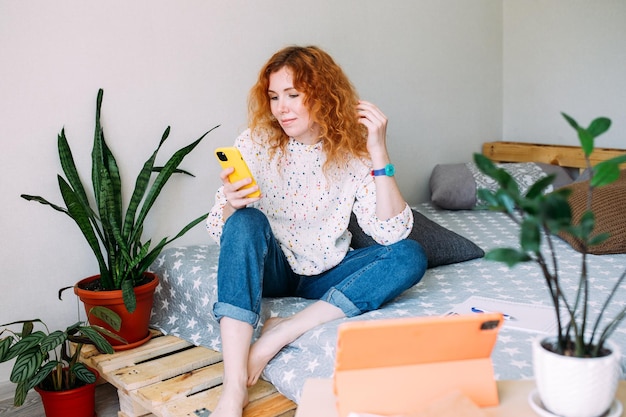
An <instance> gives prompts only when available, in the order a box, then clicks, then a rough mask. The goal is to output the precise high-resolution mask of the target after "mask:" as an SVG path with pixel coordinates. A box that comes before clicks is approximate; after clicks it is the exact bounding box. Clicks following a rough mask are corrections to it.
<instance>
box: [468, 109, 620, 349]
mask: <svg viewBox="0 0 626 417" xmlns="http://www.w3.org/2000/svg"><path fill="white" fill-rule="evenodd" d="M562 115H563V117H564V118H565V119H566V120H567V122H568V123H569V124H570V126H572V127H573V128H574V129H575V130H576V132H577V134H578V138H579V141H580V144H581V147H582V150H583V152H584V156H585V160H586V165H587V171H588V172H589V175H590V180H589V188H588V193H587V195H588V199H587V209H586V211H585V212H584V213H583V215H582V216H581V218H580V221H579V222H577V223H575V222H574V221H573V219H572V210H571V206H570V204H569V202H568V196H569V195H570V193H571V191H570V190H569V189H567V188H562V189H558V190H556V191H554V192H551V193H547V194H546V193H545V190H546V188H547V187H548V186H550V184H552V182H553V181H554V176H553V175H551V176H548V177H545V178H542V179H540V180H538V181H537V182H536V183H535V184H533V185H532V186H531V187H530V189H529V190H528V192H527V193H526V194H525V195H522V194H521V193H520V191H519V187H518V186H517V183H516V182H515V180H514V179H513V177H511V175H510V174H509V173H507V172H506V171H505V170H504V169H501V168H497V167H496V166H495V165H494V163H493V162H491V161H490V160H489V159H488V158H487V157H485V156H484V155H481V154H474V161H475V162H476V165H477V166H478V168H479V169H480V170H481V171H482V172H483V173H484V174H485V175H487V176H489V177H491V178H493V179H494V180H495V181H496V182H497V183H498V186H499V188H498V190H497V191H495V192H493V191H490V190H486V189H481V190H478V197H479V199H481V200H482V201H484V202H486V206H487V207H488V208H489V209H491V210H495V211H499V212H503V213H506V214H507V216H508V217H510V218H511V219H512V220H513V221H514V222H515V223H516V224H517V225H518V226H519V227H520V237H519V242H520V248H498V249H494V250H491V251H490V252H488V253H487V254H486V256H485V258H486V259H490V260H494V261H499V262H504V263H506V264H507V265H509V266H510V267H512V266H514V265H516V264H518V263H521V262H534V263H536V264H537V265H538V266H539V268H540V269H541V272H542V273H543V276H544V279H545V282H546V285H547V287H548V290H549V292H550V297H551V300H552V303H553V306H554V310H555V314H556V318H557V326H558V334H557V345H556V346H554V347H553V348H554V350H555V351H556V352H557V353H560V354H571V355H573V356H577V357H597V356H602V355H603V346H604V343H605V342H606V340H607V339H608V338H609V337H610V336H611V334H612V333H613V332H614V331H615V329H616V328H617V326H618V325H619V323H620V322H621V321H622V320H623V319H624V316H625V315H626V307H625V308H623V309H622V310H621V311H620V312H619V313H618V314H617V315H616V316H615V317H613V318H611V319H609V320H607V321H605V317H604V316H605V312H606V308H607V306H608V305H609V303H611V301H612V300H613V298H614V296H615V293H616V291H617V289H618V288H619V287H620V285H621V284H622V282H623V281H624V279H625V278H626V270H625V271H624V272H623V273H622V274H621V275H620V276H619V277H618V278H617V279H616V282H615V285H614V286H613V288H612V290H611V292H610V293H609V296H608V297H607V299H606V300H605V301H604V303H603V305H602V308H601V310H600V313H599V315H598V316H597V317H596V318H595V322H592V319H591V318H590V316H589V276H588V273H589V269H588V266H587V255H588V249H589V247H591V246H593V245H597V244H600V243H602V242H603V241H605V240H606V239H607V238H608V235H607V234H597V233H594V227H595V215H594V213H593V211H592V209H591V203H592V199H593V191H594V189H595V188H596V187H601V186H604V185H607V184H610V183H612V182H614V181H615V180H616V179H617V178H618V177H619V175H620V169H619V166H620V164H622V163H624V162H626V155H622V156H619V157H616V158H612V159H610V160H607V161H603V162H601V163H599V164H597V165H596V166H594V167H592V166H591V162H590V156H591V154H592V153H593V151H594V148H595V139H596V138H597V137H598V136H600V135H601V134H603V133H604V132H606V131H607V130H608V129H609V127H610V126H611V121H610V120H609V119H607V118H605V117H600V118H597V119H595V120H593V121H592V122H591V124H590V125H589V127H587V128H584V127H582V126H580V125H579V124H578V123H577V122H576V121H575V120H574V119H572V118H571V117H570V116H568V115H567V114H565V113H562ZM557 234H566V235H569V236H572V237H574V238H575V239H576V240H577V241H578V242H579V243H580V246H581V247H582V251H581V265H580V278H579V284H578V287H577V290H576V291H575V294H574V296H573V297H571V296H570V297H568V295H567V294H566V293H565V292H564V291H563V288H562V287H561V283H560V274H561V272H560V271H559V266H558V257H557V254H556V251H555V246H554V242H553V239H554V235H557ZM544 239H545V243H546V244H545V245H544V244H543V241H544ZM546 248H547V249H546ZM562 312H564V314H563V313H562Z"/></svg>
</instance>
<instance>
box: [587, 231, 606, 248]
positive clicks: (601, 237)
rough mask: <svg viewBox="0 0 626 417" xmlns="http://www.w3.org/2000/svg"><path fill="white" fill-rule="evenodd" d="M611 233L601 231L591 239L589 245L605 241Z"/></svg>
mask: <svg viewBox="0 0 626 417" xmlns="http://www.w3.org/2000/svg"><path fill="white" fill-rule="evenodd" d="M609 237H611V235H610V234H609V233H600V234H598V235H595V236H594V237H592V238H591V239H589V246H596V245H599V244H601V243H603V242H605V241H606V240H607V239H608V238H609Z"/></svg>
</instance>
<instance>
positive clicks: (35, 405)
mask: <svg viewBox="0 0 626 417" xmlns="http://www.w3.org/2000/svg"><path fill="white" fill-rule="evenodd" d="M119 409H120V405H119V401H118V399H117V390H116V389H115V387H114V386H113V385H111V384H102V385H99V386H97V387H96V413H97V414H98V417H117V412H118V411H119ZM43 415H44V411H43V405H42V404H41V399H40V397H39V394H37V393H36V392H31V393H30V394H29V395H28V397H27V399H26V403H24V405H22V406H21V407H14V406H13V398H10V399H8V400H4V401H0V416H2V417H42V416H43Z"/></svg>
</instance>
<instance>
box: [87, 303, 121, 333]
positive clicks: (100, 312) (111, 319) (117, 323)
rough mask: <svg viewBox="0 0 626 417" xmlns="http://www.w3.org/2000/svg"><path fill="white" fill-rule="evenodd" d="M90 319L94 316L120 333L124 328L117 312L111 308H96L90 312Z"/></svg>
mask: <svg viewBox="0 0 626 417" xmlns="http://www.w3.org/2000/svg"><path fill="white" fill-rule="evenodd" d="M88 316H89V317H91V316H93V317H96V318H99V319H100V320H102V321H103V322H105V323H106V324H108V325H109V326H111V328H112V329H113V330H115V331H119V330H120V328H121V327H122V318H121V317H120V316H119V314H117V313H116V312H115V311H113V310H111V309H110V308H106V307H102V306H95V307H92V308H91V309H90V310H89V314H88Z"/></svg>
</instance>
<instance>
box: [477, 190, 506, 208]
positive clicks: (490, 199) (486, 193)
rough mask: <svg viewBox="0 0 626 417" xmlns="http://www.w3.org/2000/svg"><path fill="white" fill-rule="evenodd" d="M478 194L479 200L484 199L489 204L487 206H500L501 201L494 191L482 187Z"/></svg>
mask: <svg viewBox="0 0 626 417" xmlns="http://www.w3.org/2000/svg"><path fill="white" fill-rule="evenodd" d="M476 195H477V197H478V201H481V200H482V201H484V202H485V203H486V204H487V206H489V207H491V208H496V207H498V208H499V207H500V202H499V201H498V199H497V198H496V195H495V193H494V192H493V191H491V190H488V189H486V188H480V189H479V190H478V191H477V192H476ZM502 208H503V207H502Z"/></svg>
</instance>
